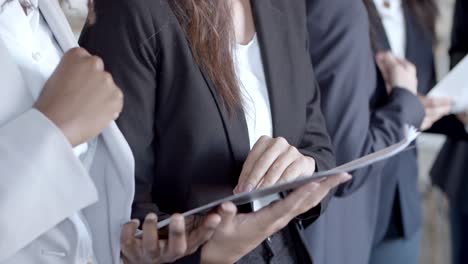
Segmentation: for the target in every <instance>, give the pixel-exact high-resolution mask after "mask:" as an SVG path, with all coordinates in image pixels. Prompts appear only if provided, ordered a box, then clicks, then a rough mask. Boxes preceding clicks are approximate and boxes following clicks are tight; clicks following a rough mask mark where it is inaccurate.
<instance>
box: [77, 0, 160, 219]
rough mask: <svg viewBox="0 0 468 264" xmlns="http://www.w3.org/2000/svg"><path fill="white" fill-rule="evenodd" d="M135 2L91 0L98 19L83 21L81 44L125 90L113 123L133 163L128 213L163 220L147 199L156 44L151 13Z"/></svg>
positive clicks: (150, 175) (151, 164) (151, 168)
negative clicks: (153, 214) (132, 197)
mask: <svg viewBox="0 0 468 264" xmlns="http://www.w3.org/2000/svg"><path fill="white" fill-rule="evenodd" d="M127 2H130V3H127ZM136 2H138V1H122V0H117V1H110V0H100V1H95V3H96V7H95V9H96V12H97V21H96V24H94V25H92V26H89V25H87V26H85V29H84V31H83V33H82V35H81V38H80V44H81V45H82V46H83V47H84V48H86V49H87V50H88V51H89V52H90V53H92V54H95V55H97V56H99V57H101V58H102V59H103V60H104V64H105V68H106V70H107V71H109V72H110V73H111V74H112V76H113V78H114V80H115V82H116V84H117V85H118V86H119V87H120V88H121V89H122V91H123V92H124V95H125V102H124V109H123V112H122V114H121V116H120V118H119V119H118V122H117V124H118V126H119V128H120V129H121V131H122V132H123V134H124V135H125V138H126V139H127V141H128V143H129V145H130V147H131V149H132V151H133V154H134V157H135V162H136V172H135V173H136V190H135V191H136V192H135V193H136V194H135V200H134V205H133V208H132V209H133V210H132V215H133V217H134V218H140V219H143V218H144V217H145V215H146V214H147V213H149V212H156V213H157V214H159V215H160V219H161V218H163V217H164V214H163V213H161V212H160V211H159V209H158V207H157V205H156V204H154V203H152V202H151V201H152V197H151V186H152V184H153V176H154V175H153V172H154V166H155V164H154V160H155V158H154V157H155V152H154V148H153V146H154V144H155V141H156V139H155V138H154V131H153V124H154V110H155V96H156V89H157V84H156V79H157V72H156V63H157V52H158V47H157V46H156V43H155V41H154V38H152V37H151V36H154V34H153V33H154V30H155V29H154V27H153V22H152V18H151V14H150V13H149V11H148V10H145V9H144V8H142V6H144V5H139V4H134V3H136ZM155 2H158V1H155ZM132 3H133V4H132Z"/></svg>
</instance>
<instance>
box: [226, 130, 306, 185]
mask: <svg viewBox="0 0 468 264" xmlns="http://www.w3.org/2000/svg"><path fill="white" fill-rule="evenodd" d="M314 172H315V160H314V159H313V158H311V157H307V156H304V155H302V154H301V153H300V152H299V151H298V150H297V149H296V148H295V147H293V146H291V145H289V143H288V142H287V141H286V139H284V138H281V137H279V138H271V137H267V136H263V137H261V138H260V139H259V140H258V141H257V142H256V143H255V145H254V146H253V148H252V151H250V153H249V156H248V157H247V160H246V161H245V163H244V166H243V168H242V172H241V175H240V177H239V182H238V184H237V187H236V188H235V189H234V193H242V192H250V191H252V190H254V189H256V188H263V187H268V186H272V185H274V184H276V183H279V182H287V181H291V180H294V179H296V178H297V177H300V176H303V175H305V174H312V173H314Z"/></svg>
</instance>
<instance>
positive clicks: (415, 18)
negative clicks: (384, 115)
mask: <svg viewBox="0 0 468 264" xmlns="http://www.w3.org/2000/svg"><path fill="white" fill-rule="evenodd" d="M364 3H365V4H366V6H367V9H368V12H369V16H370V20H371V28H372V33H373V38H374V49H375V51H376V52H378V51H382V50H389V51H392V52H393V53H394V54H396V55H397V56H398V57H400V58H405V59H407V60H409V61H410V62H412V63H413V64H414V65H415V66H416V70H417V77H418V94H419V97H420V100H421V102H422V103H423V105H424V107H425V112H426V117H425V119H424V121H423V123H422V126H421V130H423V131H425V130H428V129H431V127H433V125H434V123H435V122H436V121H438V120H439V119H440V118H442V117H443V116H445V115H447V114H448V113H449V112H450V110H451V101H450V100H449V99H447V98H429V97H426V96H425V94H427V93H428V91H429V90H430V89H431V88H432V87H433V86H434V84H435V82H436V75H435V66H434V55H433V44H434V43H433V41H434V39H435V20H436V16H437V7H436V4H435V2H434V1H433V0H364ZM432 129H435V128H432ZM420 196H421V193H420V191H419V189H418V161H417V150H416V149H413V150H409V151H406V152H405V153H402V154H401V155H399V156H397V157H395V158H393V159H391V160H390V161H389V163H388V164H387V165H386V167H385V168H384V171H383V175H382V185H381V189H380V204H379V212H378V222H377V226H376V230H375V235H374V243H375V245H374V249H373V252H372V256H371V261H370V263H372V264H374V263H375V264H379V263H418V261H419V248H420V241H421V235H422V213H421V211H422V209H421V200H420Z"/></svg>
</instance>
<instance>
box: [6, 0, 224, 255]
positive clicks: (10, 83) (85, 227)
mask: <svg viewBox="0 0 468 264" xmlns="http://www.w3.org/2000/svg"><path fill="white" fill-rule="evenodd" d="M76 44H77V43H76V40H75V39H74V36H73V34H72V32H71V30H70V28H69V26H68V23H67V20H66V18H65V17H64V15H63V14H62V13H61V10H60V7H59V6H58V3H57V2H55V1H49V0H31V1H26V0H22V1H19V0H8V1H0V67H1V70H0V86H1V89H0V101H1V102H2V103H1V106H0V175H1V182H0V212H1V214H0V233H1V236H0V263H2V264H30V263H38V264H42V263H47V264H51V263H57V264H58V263H73V264H75V263H76V264H78V263H105V264H108V263H115V264H117V263H120V262H121V244H120V241H121V238H122V242H124V243H123V244H122V250H123V252H122V255H123V258H124V263H125V264H141V263H144V262H141V261H139V260H140V259H137V257H139V255H140V252H145V254H144V255H145V257H151V258H153V259H154V260H156V261H157V262H152V263H166V262H168V261H170V260H173V259H175V258H178V257H181V256H183V255H185V254H186V252H187V251H190V250H193V248H197V247H198V246H199V245H201V244H202V243H204V242H205V241H206V240H207V239H208V238H210V237H211V235H212V234H213V233H214V230H215V228H216V227H217V225H218V224H219V223H220V217H219V216H217V215H216V214H212V215H211V216H208V217H207V218H206V220H205V221H203V222H202V223H201V225H200V227H199V228H197V229H195V230H194V232H192V233H190V237H187V238H186V235H185V232H184V227H185V223H184V219H183V218H182V217H181V216H177V215H176V216H174V217H173V218H172V220H173V221H172V224H171V228H170V231H169V240H168V241H166V240H164V241H163V240H158V239H157V236H155V234H157V230H156V220H155V219H154V217H152V216H151V215H149V217H148V221H145V224H144V228H143V229H144V230H143V231H144V232H143V233H144V234H143V239H142V240H141V239H134V238H133V237H134V234H135V233H134V231H135V230H134V228H133V226H135V225H136V223H134V222H131V223H126V222H127V221H128V220H129V219H130V209H131V204H132V201H133V195H134V160H133V157H132V153H131V150H130V148H129V146H128V144H127V142H126V141H125V139H124V138H123V135H122V134H121V132H120V130H119V129H118V128H117V126H116V125H115V123H114V122H113V120H114V119H116V118H117V117H118V115H119V114H120V112H121V110H122V105H123V94H122V92H121V90H120V89H119V88H118V87H117V86H116V85H115V83H114V82H113V80H112V78H111V76H110V75H109V73H107V72H105V71H104V66H103V63H102V61H101V60H100V59H99V58H97V57H94V56H91V55H90V54H89V53H88V52H87V51H85V50H84V49H80V48H76V46H77V45H76ZM123 225H124V227H123V234H124V236H122V237H121V230H122V226H123ZM129 242H130V243H129ZM159 245H161V247H157V246H159ZM155 246H156V247H155ZM146 252H151V253H153V254H148V253H146ZM130 260H133V261H130Z"/></svg>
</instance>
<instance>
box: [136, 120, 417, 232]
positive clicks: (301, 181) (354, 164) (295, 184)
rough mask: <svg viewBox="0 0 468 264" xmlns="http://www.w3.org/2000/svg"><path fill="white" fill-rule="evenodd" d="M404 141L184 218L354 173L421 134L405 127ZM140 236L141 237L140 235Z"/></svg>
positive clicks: (215, 203) (205, 207)
mask: <svg viewBox="0 0 468 264" xmlns="http://www.w3.org/2000/svg"><path fill="white" fill-rule="evenodd" d="M404 135H405V137H404V139H403V140H402V141H400V142H399V143H397V144H395V145H392V146H389V147H387V148H385V149H382V150H380V151H377V152H374V153H372V154H369V155H366V156H364V157H362V158H359V159H357V160H354V161H351V162H349V163H346V164H343V165H341V166H339V167H336V168H334V169H332V170H328V171H322V172H316V173H314V174H312V175H310V176H304V177H300V178H298V179H296V180H294V181H291V182H287V183H283V184H278V185H275V186H272V187H268V188H264V189H259V190H255V191H252V192H249V193H242V194H237V195H232V196H229V197H226V198H223V199H220V200H217V201H213V202H211V203H209V204H206V205H203V206H200V207H198V208H195V209H192V210H190V211H188V212H185V213H184V214H183V215H184V216H191V215H195V214H203V213H206V212H208V211H210V210H212V209H214V208H215V207H217V206H219V205H220V204H222V203H224V202H233V203H234V204H236V205H242V204H246V203H250V202H252V201H254V200H257V199H260V198H263V197H266V196H269V195H272V194H277V193H283V192H287V191H291V190H294V189H297V188H299V187H301V186H303V185H305V184H307V183H310V182H313V181H319V180H321V179H324V178H326V177H329V176H333V175H336V174H339V173H343V172H350V173H351V172H353V171H355V170H357V169H361V168H363V167H366V166H369V165H372V164H374V163H376V162H379V161H382V160H385V159H388V158H390V157H393V156H395V155H397V154H398V153H400V152H402V151H404V150H405V149H406V148H407V147H408V146H409V145H410V144H411V142H413V141H414V140H415V139H416V137H417V136H418V135H419V132H418V131H417V130H416V129H415V128H414V127H410V126H406V127H405V131H404ZM169 221H170V219H166V220H164V221H161V222H159V223H158V228H163V227H165V226H167V225H168V224H169ZM138 235H141V233H140V234H138Z"/></svg>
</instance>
